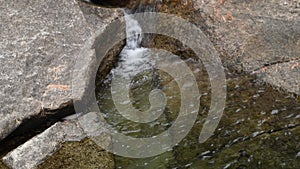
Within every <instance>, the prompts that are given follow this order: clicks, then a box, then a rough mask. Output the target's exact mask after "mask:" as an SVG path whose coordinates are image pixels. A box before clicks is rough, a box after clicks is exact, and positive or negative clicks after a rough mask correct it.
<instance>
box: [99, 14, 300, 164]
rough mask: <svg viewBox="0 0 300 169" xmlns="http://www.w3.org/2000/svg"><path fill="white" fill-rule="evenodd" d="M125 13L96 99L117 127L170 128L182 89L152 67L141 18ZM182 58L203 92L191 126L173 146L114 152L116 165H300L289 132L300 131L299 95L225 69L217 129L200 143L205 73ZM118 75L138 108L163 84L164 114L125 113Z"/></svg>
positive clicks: (128, 130) (153, 131)
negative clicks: (118, 101)
mask: <svg viewBox="0 0 300 169" xmlns="http://www.w3.org/2000/svg"><path fill="white" fill-rule="evenodd" d="M125 19H126V29H127V30H126V33H127V41H126V43H127V44H126V46H125V47H124V49H123V50H122V52H121V55H120V61H119V62H118V64H117V66H116V67H115V68H114V69H113V70H112V71H111V74H110V75H108V77H107V78H106V80H105V81H104V83H102V84H101V85H99V86H97V91H96V94H97V97H98V101H99V102H98V104H99V108H100V110H101V112H103V113H104V114H105V118H106V120H107V121H108V122H109V123H110V124H111V125H112V126H113V127H114V128H115V129H116V130H118V132H121V133H123V134H125V135H127V136H131V137H151V136H155V135H157V134H159V133H161V132H163V131H165V130H166V129H168V128H169V127H170V126H172V124H173V121H174V120H176V118H177V116H178V113H179V109H180V104H181V102H180V89H179V87H178V85H177V84H176V81H175V80H174V79H173V78H172V77H171V76H170V75H168V73H165V72H161V71H159V70H156V69H154V68H153V65H155V64H156V63H155V62H154V61H152V60H151V59H150V58H151V56H150V54H149V49H147V48H143V47H141V46H140V45H141V42H142V38H143V36H142V30H141V27H140V26H139V23H138V22H137V21H136V20H134V18H132V17H131V16H129V15H127V14H126V13H125ZM180 57H183V56H180ZM185 63H186V64H187V65H188V66H189V67H190V69H191V70H192V71H193V73H194V75H195V77H196V80H197V84H198V87H199V90H200V92H201V94H202V97H201V106H200V109H199V114H198V118H197V121H196V123H195V125H194V127H193V129H192V130H191V132H190V133H189V134H188V136H187V137H186V138H184V139H183V140H182V141H181V142H180V143H179V144H178V145H176V146H175V147H174V148H173V149H172V150H171V151H168V152H165V153H163V154H161V155H158V156H156V157H152V158H143V159H133V158H125V157H120V156H115V168H151V169H152V168H266V167H269V166H283V167H287V168H294V167H299V157H298V155H297V153H298V152H300V145H299V140H300V138H299V137H293V136H296V135H298V136H299V134H300V129H299V128H300V127H299V122H300V113H299V112H300V103H299V98H297V97H294V96H293V95H291V94H286V93H283V92H279V91H277V90H275V89H273V88H272V87H271V86H267V85H264V84H260V83H258V82H256V81H255V77H252V76H246V75H239V76H236V75H232V74H229V73H228V75H227V76H228V78H227V85H228V99H227V105H226V109H225V112H224V116H223V117H222V120H221V122H220V124H219V127H218V129H217V131H216V132H215V135H213V136H212V137H211V138H210V139H209V140H208V141H207V142H205V143H203V144H199V143H198V137H199V134H200V131H201V128H202V125H203V122H204V120H205V117H206V115H207V114H208V110H209V106H210V88H209V85H210V83H209V77H208V74H207V72H206V71H205V69H204V67H203V65H202V64H201V62H200V61H196V60H193V59H187V60H185ZM174 66H175V65H174ZM118 75H119V76H123V77H125V78H129V79H131V83H130V86H129V87H128V88H129V90H130V99H131V102H132V105H133V106H134V108H135V109H138V110H139V111H145V110H147V109H149V107H150V106H151V105H150V103H149V99H148V96H149V94H150V92H151V91H152V90H153V89H156V88H157V89H160V90H162V91H163V92H164V93H165V95H166V97H167V105H166V108H165V110H164V112H163V114H162V115H161V116H160V117H159V118H158V119H156V120H154V121H152V122H149V123H136V122H133V121H130V120H128V119H126V118H124V117H123V116H122V115H121V114H120V113H119V111H120V110H118V108H116V106H115V103H114V101H113V100H114V99H113V96H112V95H113V93H114V90H111V81H112V78H114V76H118ZM140 118H142V117H140ZM278 146H280V148H278ZM144 151H147V150H144ZM265 156H267V157H265Z"/></svg>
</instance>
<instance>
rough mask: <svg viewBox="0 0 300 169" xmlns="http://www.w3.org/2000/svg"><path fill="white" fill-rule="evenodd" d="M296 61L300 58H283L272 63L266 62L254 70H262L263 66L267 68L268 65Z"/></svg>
mask: <svg viewBox="0 0 300 169" xmlns="http://www.w3.org/2000/svg"><path fill="white" fill-rule="evenodd" d="M296 61H300V58H295V59H288V60H285V59H283V60H278V61H274V62H271V63H266V64H264V65H263V66H262V67H259V68H257V69H254V70H253V72H257V71H260V70H262V69H263V68H266V67H269V66H273V65H277V64H282V63H288V62H296Z"/></svg>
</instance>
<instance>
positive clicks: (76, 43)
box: [0, 0, 120, 140]
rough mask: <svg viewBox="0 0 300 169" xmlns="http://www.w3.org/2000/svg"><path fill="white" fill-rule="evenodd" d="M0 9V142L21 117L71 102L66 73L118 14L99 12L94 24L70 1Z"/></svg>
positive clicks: (0, 0)
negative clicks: (91, 37) (94, 36)
mask: <svg viewBox="0 0 300 169" xmlns="http://www.w3.org/2000/svg"><path fill="white" fill-rule="evenodd" d="M81 5H82V4H81ZM0 9H1V10H0V17H1V24H0V29H1V31H0V37H1V38H0V88H1V90H0V140H1V139H3V138H4V137H5V136H7V135H8V134H9V133H10V132H12V131H13V130H14V129H15V128H16V127H17V126H18V125H19V124H20V123H21V122H22V120H24V119H25V118H28V117H30V116H33V115H37V114H38V113H40V112H41V110H42V109H44V108H47V109H57V108H59V106H60V105H61V104H63V103H66V102H68V101H70V100H71V99H72V96H71V78H72V77H71V74H72V71H73V65H74V63H75V60H76V58H77V56H78V54H79V52H80V50H81V48H82V47H83V46H84V44H85V43H86V40H87V39H88V38H89V37H90V36H91V34H92V32H93V31H94V30H96V29H97V28H98V29H100V30H103V29H104V27H105V26H106V25H107V24H109V23H110V22H111V21H112V20H113V19H114V18H115V16H117V15H119V14H120V12H119V11H118V10H108V9H103V10H99V11H100V12H102V11H106V15H105V16H103V17H102V18H101V22H100V23H96V22H98V20H93V19H89V16H85V15H83V13H82V11H81V8H80V7H79V5H78V2H77V1H76V0H71V1H70V0H58V1H51V0H46V1H18V2H16V1H5V0H0ZM99 14H100V13H99ZM86 18H88V19H87V20H88V21H89V22H88V23H87V22H86Z"/></svg>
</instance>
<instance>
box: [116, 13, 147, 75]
mask: <svg viewBox="0 0 300 169" xmlns="http://www.w3.org/2000/svg"><path fill="white" fill-rule="evenodd" d="M138 10H140V8H138V9H137V10H136V11H138ZM131 13H132V11H130V10H127V9H124V15H125V21H126V46H125V47H124V48H123V50H122V51H121V54H120V62H119V64H118V66H117V67H116V68H115V69H113V70H112V74H113V75H121V76H122V77H125V78H132V77H134V76H136V75H137V74H139V73H141V72H144V71H147V70H150V69H152V67H153V66H152V63H151V61H150V59H149V57H148V56H147V55H148V52H147V51H148V49H147V48H143V47H141V43H142V40H143V35H142V28H141V26H140V24H139V23H138V21H137V20H135V19H134V17H133V16H132V15H131Z"/></svg>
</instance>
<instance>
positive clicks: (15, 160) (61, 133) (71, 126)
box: [3, 121, 85, 169]
mask: <svg viewBox="0 0 300 169" xmlns="http://www.w3.org/2000/svg"><path fill="white" fill-rule="evenodd" d="M78 126H79V124H78V122H76V121H68V122H64V123H62V122H59V123H56V124H55V125H53V126H51V127H50V128H49V129H47V130H46V131H44V132H43V133H42V134H39V135H37V136H35V137H34V138H32V139H31V140H29V141H27V142H26V143H25V144H23V145H21V146H19V147H18V148H16V149H15V150H13V151H12V152H10V153H8V154H7V155H6V156H5V157H4V158H3V161H4V163H5V164H6V165H7V166H9V167H10V168H16V169H29V168H30V169H31V168H36V167H37V166H38V165H39V164H41V163H42V162H43V161H44V160H45V159H46V158H47V157H49V156H51V155H52V154H53V153H54V152H56V151H57V150H58V149H59V148H60V146H61V143H63V142H65V141H78V140H82V139H83V138H84V137H85V135H84V133H83V130H82V129H81V128H80V127H78Z"/></svg>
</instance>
